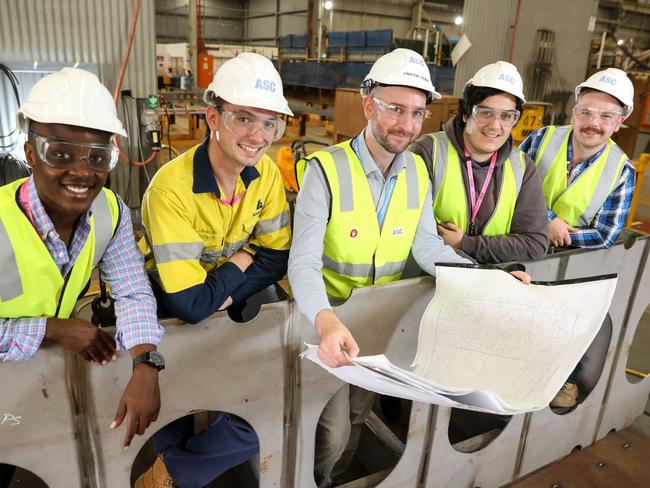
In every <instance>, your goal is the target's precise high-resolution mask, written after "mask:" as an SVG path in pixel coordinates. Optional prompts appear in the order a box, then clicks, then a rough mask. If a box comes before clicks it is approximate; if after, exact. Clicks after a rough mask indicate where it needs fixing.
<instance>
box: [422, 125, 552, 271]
mask: <svg viewBox="0 0 650 488" xmlns="http://www.w3.org/2000/svg"><path fill="white" fill-rule="evenodd" d="M443 130H444V131H445V133H446V134H447V137H448V138H449V141H450V142H451V143H452V144H453V146H454V148H455V149H456V151H457V152H458V154H459V155H461V159H462V154H463V153H464V143H463V127H462V126H461V125H460V122H459V118H458V116H456V117H454V118H453V119H452V120H450V121H449V122H446V123H445V124H444V125H443ZM410 150H411V151H413V152H414V153H415V154H419V155H420V156H422V158H423V159H424V161H425V163H426V165H427V169H428V171H429V177H430V178H432V184H433V185H435V184H436V182H435V181H433V172H432V161H431V159H432V151H433V140H432V138H431V136H429V135H424V136H422V137H420V139H418V140H417V141H416V142H415V143H414V144H413V146H412V147H411V148H410ZM511 150H512V138H508V140H507V141H506V143H505V144H504V145H503V146H502V147H501V148H500V149H499V151H498V153H497V162H496V167H495V170H494V174H493V176H492V178H491V180H490V183H489V184H488V188H487V191H486V193H485V198H484V200H483V204H482V205H481V208H480V209H479V211H478V214H477V216H476V224H475V225H476V234H477V235H471V236H470V235H465V237H464V238H463V242H462V245H461V250H462V251H463V252H465V253H466V254H467V255H469V256H471V257H473V258H474V259H476V260H477V261H478V262H479V263H503V262H508V261H536V260H538V259H542V258H543V257H544V256H545V255H546V250H547V248H548V218H547V213H546V202H545V200H544V193H543V191H542V183H541V179H540V177H539V173H538V172H537V167H536V166H535V163H534V162H533V160H531V159H530V157H528V155H526V156H525V157H526V171H525V172H524V179H523V182H522V185H521V190H520V192H519V196H518V197H517V202H516V204H515V212H514V215H513V217H512V224H511V226H510V234H508V235H504V236H489V237H488V236H483V235H481V233H482V232H483V228H484V227H485V225H486V224H487V223H488V221H489V219H490V217H491V216H492V213H493V212H494V208H495V206H496V202H497V201H498V196H499V192H500V191H501V188H500V186H501V180H502V172H503V165H504V163H505V161H506V160H507V158H508V156H509V155H510V152H511ZM488 163H489V160H488V161H483V162H476V161H474V160H472V170H473V174H474V184H475V188H477V189H480V188H482V187H483V182H484V181H485V177H486V175H487V172H488ZM460 167H461V173H462V175H463V181H464V183H465V189H466V191H465V195H466V199H467V213H468V215H469V214H470V212H471V201H470V199H469V182H468V178H467V168H466V166H465V164H461V166H460Z"/></svg>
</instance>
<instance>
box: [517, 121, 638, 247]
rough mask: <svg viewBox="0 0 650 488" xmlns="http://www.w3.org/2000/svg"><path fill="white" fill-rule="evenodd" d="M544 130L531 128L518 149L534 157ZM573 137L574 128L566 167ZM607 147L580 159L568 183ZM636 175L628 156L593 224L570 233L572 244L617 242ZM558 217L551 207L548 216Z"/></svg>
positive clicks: (570, 156) (582, 245)
mask: <svg viewBox="0 0 650 488" xmlns="http://www.w3.org/2000/svg"><path fill="white" fill-rule="evenodd" d="M545 134H546V127H542V128H541V129H538V130H536V131H534V132H532V133H531V134H530V135H529V136H528V137H527V138H526V140H525V141H524V142H522V143H521V146H519V149H521V150H522V151H524V152H527V153H528V155H529V156H530V157H531V158H532V159H533V160H535V158H536V157H537V152H538V150H539V146H540V145H541V143H542V139H544V135H545ZM572 137H573V131H572V132H571V134H570V135H569V143H568V145H567V170H568V168H569V164H570V163H571V159H572V158H573V147H572V145H571V138H572ZM604 150H605V148H604V147H603V148H602V149H601V150H600V151H598V152H597V153H596V154H594V155H593V156H592V157H591V158H589V159H587V160H586V161H583V162H581V163H577V164H576V165H575V166H574V167H573V169H572V170H571V172H570V173H569V181H568V184H571V183H573V182H574V181H575V180H576V179H577V178H578V177H579V176H580V175H581V174H582V173H584V172H585V170H586V169H587V168H588V167H589V166H591V164H592V163H593V162H594V161H596V160H597V159H598V157H599V156H600V155H601V154H602V152H603V151H604ZM635 175H636V170H635V169H634V166H633V165H632V162H631V161H630V160H629V159H628V160H626V161H625V163H624V164H623V169H622V170H621V176H620V178H619V180H618V182H617V183H616V186H615V187H614V189H613V190H612V192H611V193H610V194H609V196H608V197H607V200H605V203H603V206H602V207H600V209H599V210H598V212H597V213H596V216H595V217H594V220H593V221H592V223H591V226H588V227H580V229H579V230H578V232H572V233H571V234H570V235H571V244H573V245H574V246H580V247H588V248H592V249H597V248H608V247H610V246H611V245H612V244H614V242H616V239H617V238H618V236H619V234H620V233H621V230H623V226H624V225H625V221H626V220H627V215H628V213H630V206H631V205H632V195H633V194H634V184H635V179H636V178H635ZM555 217H557V215H555V213H553V211H552V210H551V209H548V220H549V221H551V220H553V219H554V218H555Z"/></svg>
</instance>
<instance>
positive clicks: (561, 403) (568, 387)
mask: <svg viewBox="0 0 650 488" xmlns="http://www.w3.org/2000/svg"><path fill="white" fill-rule="evenodd" d="M577 399H578V385H575V384H573V383H564V384H563V385H562V388H561V389H560V391H558V392H557V395H555V398H553V400H551V407H562V408H571V407H573V406H574V405H575V404H576V401H577Z"/></svg>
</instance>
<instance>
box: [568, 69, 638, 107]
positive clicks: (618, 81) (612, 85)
mask: <svg viewBox="0 0 650 488" xmlns="http://www.w3.org/2000/svg"><path fill="white" fill-rule="evenodd" d="M583 88H592V89H594V90H598V91H601V92H604V93H607V94H608V95H611V96H613V97H614V98H616V99H617V100H619V101H620V102H621V103H622V104H623V105H625V116H628V115H630V114H631V113H632V109H633V108H634V85H633V84H632V81H631V80H630V79H629V78H628V77H627V74H626V73H625V71H622V70H620V69H618V68H607V69H605V70H603V71H598V72H597V73H594V74H593V75H591V76H590V77H589V78H587V80H586V81H584V82H582V83H580V84H579V85H578V86H576V91H575V94H576V101H578V95H580V92H581V91H582V89H583Z"/></svg>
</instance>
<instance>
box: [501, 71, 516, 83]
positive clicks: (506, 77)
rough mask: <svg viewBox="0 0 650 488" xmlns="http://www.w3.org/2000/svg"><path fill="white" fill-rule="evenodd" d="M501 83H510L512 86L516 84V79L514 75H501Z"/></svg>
mask: <svg viewBox="0 0 650 488" xmlns="http://www.w3.org/2000/svg"><path fill="white" fill-rule="evenodd" d="M499 81H505V82H506V83H510V84H511V85H514V84H515V77H514V76H512V75H506V74H503V73H501V74H500V75H499Z"/></svg>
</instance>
